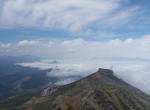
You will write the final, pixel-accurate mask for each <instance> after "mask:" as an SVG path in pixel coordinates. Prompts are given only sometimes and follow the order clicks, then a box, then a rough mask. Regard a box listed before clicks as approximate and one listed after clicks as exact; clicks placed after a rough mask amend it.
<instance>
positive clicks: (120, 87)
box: [18, 68, 150, 110]
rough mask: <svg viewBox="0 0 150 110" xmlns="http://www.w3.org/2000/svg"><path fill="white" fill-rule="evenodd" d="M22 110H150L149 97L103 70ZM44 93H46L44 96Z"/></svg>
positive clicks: (51, 90)
mask: <svg viewBox="0 0 150 110" xmlns="http://www.w3.org/2000/svg"><path fill="white" fill-rule="evenodd" d="M43 91H44V95H41V96H38V97H33V98H32V99H31V100H29V101H27V102H26V103H24V104H22V105H20V106H18V109H20V110H150V96H149V95H146V94H144V93H143V92H141V91H140V90H138V89H137V88H135V87H133V86H131V85H129V84H127V83H126V82H124V81H122V80H121V79H118V78H117V77H115V76H114V74H113V71H112V70H108V69H102V68H100V69H99V70H98V71H97V72H96V73H94V74H92V75H90V76H87V77H85V78H83V79H81V80H78V81H76V82H74V83H71V84H68V85H65V86H60V87H54V86H51V87H50V86H49V87H47V88H45V89H44V90H43ZM42 93H43V92H42Z"/></svg>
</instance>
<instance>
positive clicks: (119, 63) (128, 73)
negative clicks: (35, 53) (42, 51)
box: [19, 58, 150, 94]
mask: <svg viewBox="0 0 150 110" xmlns="http://www.w3.org/2000/svg"><path fill="white" fill-rule="evenodd" d="M59 62H60V63H54V64H52V63H50V62H47V61H46V60H45V61H41V62H33V63H20V64H19V65H21V66H25V67H30V68H39V69H50V68H52V69H53V70H52V71H51V72H48V73H47V75H48V76H50V77H58V78H60V80H59V81H58V82H56V84H59V85H61V84H68V83H71V82H73V81H75V80H77V79H78V78H77V76H81V77H85V76H87V75H89V74H92V73H94V72H96V71H97V70H98V68H108V69H113V71H114V73H115V75H116V76H117V77H119V78H121V79H123V80H125V81H126V82H128V83H130V84H132V85H133V86H135V87H137V88H139V89H141V90H142V91H144V92H146V93H148V94H149V93H150V87H149V85H150V80H149V77H150V70H149V67H150V66H149V65H150V63H149V61H145V60H144V59H143V60H142V59H119V58H118V59H116V58H115V59H114V58H111V59H106V58H103V59H93V60H88V61H85V62H82V61H80V60H78V61H77V60H71V61H70V62H68V61H67V60H60V61H59ZM74 62H76V63H74Z"/></svg>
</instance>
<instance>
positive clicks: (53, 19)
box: [0, 0, 139, 32]
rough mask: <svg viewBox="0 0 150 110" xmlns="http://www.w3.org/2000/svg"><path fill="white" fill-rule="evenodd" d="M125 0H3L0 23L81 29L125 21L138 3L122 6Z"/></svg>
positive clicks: (75, 30)
mask: <svg viewBox="0 0 150 110" xmlns="http://www.w3.org/2000/svg"><path fill="white" fill-rule="evenodd" d="M124 3H125V1H124V0H30V1H29V0H2V1H1V11H0V25H1V27H8V28H14V27H15V28H16V27H36V28H42V29H44V28H46V29H66V30H69V31H72V32H78V31H82V30H84V29H86V28H88V27H89V26H90V25H92V24H93V23H96V24H99V25H102V26H101V27H105V26H108V27H109V26H112V25H113V26H114V25H115V26H116V27H117V25H118V24H125V23H127V22H128V21H130V19H131V18H132V17H133V16H134V15H136V14H137V13H138V10H139V9H138V8H137V7H138V6H132V7H129V6H128V7H126V8H125V7H122V6H123V4H124Z"/></svg>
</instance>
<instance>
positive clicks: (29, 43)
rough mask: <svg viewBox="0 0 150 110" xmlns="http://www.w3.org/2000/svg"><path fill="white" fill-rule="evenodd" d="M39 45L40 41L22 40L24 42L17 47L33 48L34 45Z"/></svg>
mask: <svg viewBox="0 0 150 110" xmlns="http://www.w3.org/2000/svg"><path fill="white" fill-rule="evenodd" d="M37 43H38V41H29V40H22V41H19V42H18V44H17V46H18V47H26V46H33V45H35V44H37Z"/></svg>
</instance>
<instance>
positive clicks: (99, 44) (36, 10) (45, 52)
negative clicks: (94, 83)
mask: <svg viewBox="0 0 150 110" xmlns="http://www.w3.org/2000/svg"><path fill="white" fill-rule="evenodd" d="M149 6H150V4H149V1H148V0H140V1H137V0H107V1H106V0H30V1H28V0H1V1H0V55H33V56H42V57H49V58H55V59H57V58H62V59H64V58H75V59H81V58H82V57H83V58H88V59H95V58H99V57H119V58H120V57H127V58H150V57H149V56H150V48H149V47H150V32H149V28H150V20H149V18H150V14H149ZM88 53H90V54H88ZM139 53H140V54H139Z"/></svg>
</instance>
